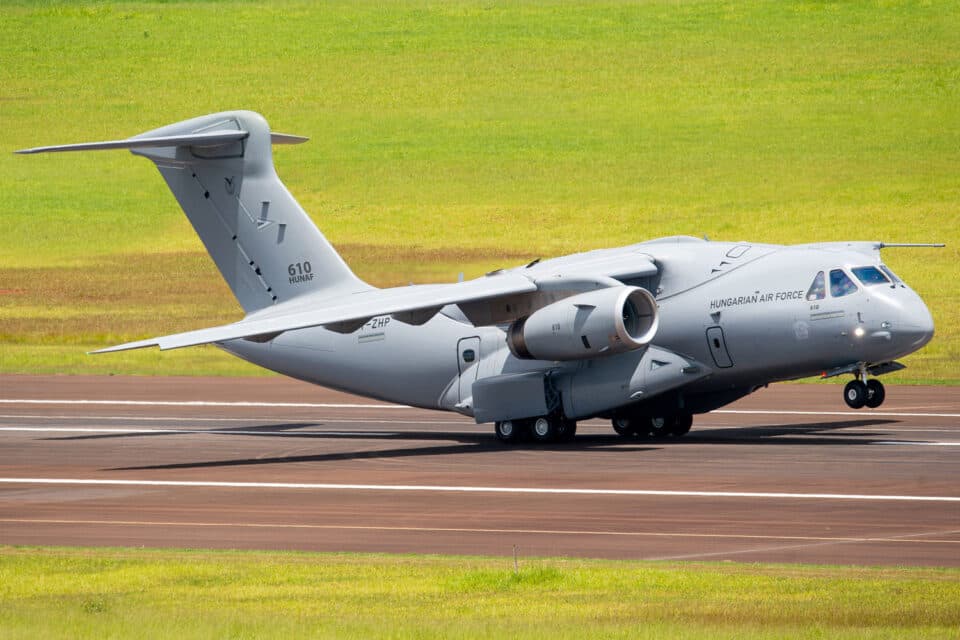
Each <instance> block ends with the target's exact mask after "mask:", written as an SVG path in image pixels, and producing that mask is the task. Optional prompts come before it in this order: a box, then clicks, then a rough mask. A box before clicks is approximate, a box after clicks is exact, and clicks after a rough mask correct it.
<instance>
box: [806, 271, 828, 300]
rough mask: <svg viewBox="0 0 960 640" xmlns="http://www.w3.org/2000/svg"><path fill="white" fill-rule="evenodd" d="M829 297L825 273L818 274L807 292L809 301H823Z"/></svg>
mask: <svg viewBox="0 0 960 640" xmlns="http://www.w3.org/2000/svg"><path fill="white" fill-rule="evenodd" d="M826 295H827V287H826V285H825V284H824V278H823V271H821V272H820V273H818V274H817V277H816V278H814V279H813V284H812V285H810V289H809V290H808V291H807V300H823V299H824V298H825V297H826Z"/></svg>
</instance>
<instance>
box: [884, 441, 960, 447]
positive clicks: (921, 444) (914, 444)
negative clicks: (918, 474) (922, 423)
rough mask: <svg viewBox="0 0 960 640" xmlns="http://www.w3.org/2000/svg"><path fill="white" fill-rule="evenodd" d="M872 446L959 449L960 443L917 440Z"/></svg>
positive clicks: (889, 442) (887, 442)
mask: <svg viewBox="0 0 960 640" xmlns="http://www.w3.org/2000/svg"><path fill="white" fill-rule="evenodd" d="M873 444H900V445H906V446H908V447H960V442H921V441H918V440H904V441H903V442H897V441H896V440H884V441H883V442H874V443H873Z"/></svg>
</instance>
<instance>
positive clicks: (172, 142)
mask: <svg viewBox="0 0 960 640" xmlns="http://www.w3.org/2000/svg"><path fill="white" fill-rule="evenodd" d="M248 135H249V134H248V133H247V132H246V131H212V132H209V133H191V134H189V135H185V136H159V137H155V138H127V139H126V140H108V141H106V142H82V143H80V144H61V145H55V146H52V147H34V148H32V149H21V150H19V151H16V152H15V153H23V154H30V153H49V152H59V151H101V150H105V149H146V148H150V147H215V146H217V145H221V144H228V143H230V142H236V141H238V140H243V139H244V138H246V137H247V136H248Z"/></svg>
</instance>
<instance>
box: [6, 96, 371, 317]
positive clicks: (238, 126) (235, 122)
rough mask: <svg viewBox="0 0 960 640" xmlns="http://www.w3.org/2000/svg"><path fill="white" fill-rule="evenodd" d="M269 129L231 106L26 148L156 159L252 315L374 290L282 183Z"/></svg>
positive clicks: (280, 137) (275, 137) (281, 138)
mask: <svg viewBox="0 0 960 640" xmlns="http://www.w3.org/2000/svg"><path fill="white" fill-rule="evenodd" d="M303 141H304V138H299V137H297V136H290V135H285V134H271V132H270V127H269V126H268V125H267V122H266V120H264V119H263V117H262V116H260V115H259V114H257V113H253V112H252V111H227V112H223V113H216V114H211V115H207V116H202V117H199V118H194V119H192V120H185V121H183V122H178V123H176V124H172V125H168V126H166V127H161V128H159V129H154V130H153V131H148V132H146V133H143V134H141V135H138V136H134V137H133V138H128V139H126V140H115V141H108V142H94V143H86V144H75V145H63V146H56V147H40V148H36V149H25V150H23V151H21V152H19V153H41V152H48V151H85V150H98V149H129V150H130V151H131V152H133V153H134V154H137V155H141V156H144V157H147V158H149V159H151V160H153V162H154V163H155V164H156V165H157V168H158V169H159V170H160V173H161V174H162V175H163V178H164V179H165V180H166V181H167V185H169V187H170V190H171V191H173V194H174V196H176V198H177V201H178V202H179V203H180V206H181V207H182V208H183V211H184V213H186V214H187V218H188V219H189V220H190V223H191V224H192V225H193V228H194V229H195V230H196V232H197V234H198V235H199V236H200V239H201V240H202V241H203V244H204V245H205V246H206V248H207V251H208V252H209V253H210V256H211V257H212V258H213V261H214V262H215V263H216V265H217V268H218V269H220V273H221V274H222V275H223V278H224V280H226V281H227V284H228V285H229V286H230V289H231V290H232V291H233V294H234V295H235V296H236V297H237V300H238V301H239V302H240V305H241V306H242V307H243V308H244V310H245V311H247V312H248V313H250V312H253V311H257V310H259V309H263V308H266V307H269V306H271V305H273V304H276V303H278V302H284V301H287V300H290V299H292V298H296V297H298V296H301V295H305V294H314V293H319V294H321V295H331V296H333V295H341V294H347V293H353V292H357V291H364V290H368V289H370V288H371V287H370V286H369V285H367V284H365V283H364V282H363V281H361V280H360V279H359V278H357V277H356V276H355V275H354V274H353V272H352V271H351V270H350V268H349V267H348V266H347V265H346V263H345V262H344V261H343V259H342V258H341V257H340V256H339V255H338V254H337V252H336V251H335V250H334V248H333V247H332V246H331V245H330V243H329V242H327V239H326V238H325V237H324V236H323V234H322V233H320V230H319V229H317V227H316V225H314V224H313V221H312V220H310V218H309V216H307V214H306V213H305V212H304V211H303V209H301V208H300V205H299V204H297V201H296V200H294V199H293V196H291V195H290V192H289V191H287V188H286V187H285V186H284V185H283V183H282V182H280V178H279V177H277V173H276V170H275V169H274V166H273V149H272V146H271V145H272V144H273V143H276V144H291V143H297V142H303Z"/></svg>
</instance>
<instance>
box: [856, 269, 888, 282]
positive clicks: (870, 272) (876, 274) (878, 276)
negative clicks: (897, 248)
mask: <svg viewBox="0 0 960 640" xmlns="http://www.w3.org/2000/svg"><path fill="white" fill-rule="evenodd" d="M851 271H853V275H855V276H857V280H859V281H860V282H862V283H863V284H864V285H865V286H867V287H869V286H871V285H875V284H890V280H888V279H887V276H885V275H883V272H882V271H880V269H877V268H876V267H854V268H853V269H851Z"/></svg>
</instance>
